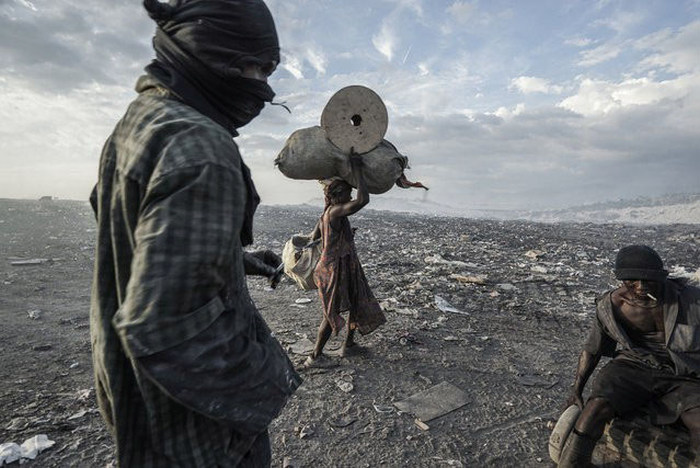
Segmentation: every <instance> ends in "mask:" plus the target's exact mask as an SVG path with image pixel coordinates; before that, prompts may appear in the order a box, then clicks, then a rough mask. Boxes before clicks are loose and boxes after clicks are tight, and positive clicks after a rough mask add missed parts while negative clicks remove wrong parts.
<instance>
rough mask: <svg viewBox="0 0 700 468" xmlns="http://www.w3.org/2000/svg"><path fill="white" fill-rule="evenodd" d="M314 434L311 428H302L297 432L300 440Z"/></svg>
mask: <svg viewBox="0 0 700 468" xmlns="http://www.w3.org/2000/svg"><path fill="white" fill-rule="evenodd" d="M314 434H315V431H314V430H313V428H312V427H310V426H304V427H302V428H301V430H300V431H299V438H300V439H306V438H307V437H311V436H312V435H314Z"/></svg>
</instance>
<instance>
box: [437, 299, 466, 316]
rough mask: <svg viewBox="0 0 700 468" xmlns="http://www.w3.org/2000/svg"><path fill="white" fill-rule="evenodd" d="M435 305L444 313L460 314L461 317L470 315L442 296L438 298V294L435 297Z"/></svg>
mask: <svg viewBox="0 0 700 468" xmlns="http://www.w3.org/2000/svg"><path fill="white" fill-rule="evenodd" d="M435 305H436V306H437V308H438V309H440V310H441V311H443V312H450V313H453V314H460V315H469V313H468V312H463V311H461V310H459V309H457V308H455V307H454V306H452V304H450V303H449V302H447V301H446V300H445V299H443V298H442V297H441V296H438V295H437V294H436V295H435Z"/></svg>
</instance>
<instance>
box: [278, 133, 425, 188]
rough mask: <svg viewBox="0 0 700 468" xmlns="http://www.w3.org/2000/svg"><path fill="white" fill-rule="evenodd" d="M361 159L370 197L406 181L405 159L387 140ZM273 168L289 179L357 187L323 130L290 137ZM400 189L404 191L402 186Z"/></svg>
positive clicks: (343, 157) (344, 160) (347, 163)
mask: <svg viewBox="0 0 700 468" xmlns="http://www.w3.org/2000/svg"><path fill="white" fill-rule="evenodd" d="M362 159H363V161H364V176H365V181H366V182H367V189H368V190H369V192H370V193H373V194H379V193H384V192H386V191H388V190H389V189H391V188H392V187H393V186H394V184H396V183H397V181H398V180H402V181H404V180H405V176H404V173H403V171H404V169H406V167H407V166H408V158H407V157H406V156H404V155H402V154H401V153H399V152H398V151H397V150H396V148H395V147H394V145H392V144H391V143H389V142H388V141H387V140H382V142H381V143H380V144H379V146H377V147H376V148H375V149H373V150H372V151H369V152H367V153H364V154H363V155H362ZM275 165H277V167H278V169H279V170H280V171H281V172H282V174H284V175H285V176H287V177H289V178H290V179H301V180H314V179H315V180H321V179H331V178H333V177H340V178H342V179H344V180H345V181H346V182H348V183H349V184H350V185H352V186H353V187H357V181H355V179H354V177H353V175H352V169H351V168H350V161H349V158H348V155H346V154H344V153H343V152H342V151H340V150H339V149H338V148H337V147H336V146H335V145H334V144H333V143H331V142H330V141H329V140H328V139H327V138H326V132H325V131H324V130H323V128H321V127H318V126H315V127H309V128H302V129H300V130H297V131H296V132H294V133H292V134H291V135H290V137H289V138H288V139H287V142H286V143H285V145H284V148H282V151H280V153H279V155H278V156H277V159H275ZM399 186H400V187H402V188H407V186H406V185H405V184H404V185H399ZM409 186H411V185H410V182H409ZM424 188H425V187H424Z"/></svg>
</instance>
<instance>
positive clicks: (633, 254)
mask: <svg viewBox="0 0 700 468" xmlns="http://www.w3.org/2000/svg"><path fill="white" fill-rule="evenodd" d="M666 276H668V271H666V270H664V264H663V261H662V260H661V257H659V254H657V253H656V251H655V250H654V249H652V248H651V247H648V246H646V245H630V246H627V247H623V248H621V249H620V251H619V252H618V253H617V258H615V277H616V278H617V279H619V280H647V281H664V280H665V279H666Z"/></svg>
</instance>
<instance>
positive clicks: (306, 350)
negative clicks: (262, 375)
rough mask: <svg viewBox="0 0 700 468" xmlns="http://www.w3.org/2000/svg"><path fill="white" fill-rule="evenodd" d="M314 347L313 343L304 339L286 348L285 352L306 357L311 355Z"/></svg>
mask: <svg viewBox="0 0 700 468" xmlns="http://www.w3.org/2000/svg"><path fill="white" fill-rule="evenodd" d="M314 346H315V344H314V342H313V341H311V340H310V339H308V338H304V339H301V340H299V341H297V342H295V343H292V344H290V345H289V346H287V352H289V353H292V354H300V355H302V356H306V355H309V354H311V351H313V350H314Z"/></svg>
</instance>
